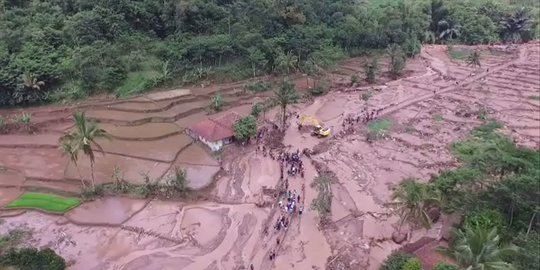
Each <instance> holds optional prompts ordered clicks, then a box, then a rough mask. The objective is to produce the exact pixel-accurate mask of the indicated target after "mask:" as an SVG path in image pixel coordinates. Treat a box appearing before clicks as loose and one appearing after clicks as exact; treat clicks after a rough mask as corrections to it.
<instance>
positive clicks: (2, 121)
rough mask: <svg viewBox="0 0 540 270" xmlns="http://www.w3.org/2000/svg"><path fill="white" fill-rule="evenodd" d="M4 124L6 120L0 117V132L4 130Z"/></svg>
mask: <svg viewBox="0 0 540 270" xmlns="http://www.w3.org/2000/svg"><path fill="white" fill-rule="evenodd" d="M5 124H6V120H5V119H4V117H2V116H0V130H2V128H4V125H5Z"/></svg>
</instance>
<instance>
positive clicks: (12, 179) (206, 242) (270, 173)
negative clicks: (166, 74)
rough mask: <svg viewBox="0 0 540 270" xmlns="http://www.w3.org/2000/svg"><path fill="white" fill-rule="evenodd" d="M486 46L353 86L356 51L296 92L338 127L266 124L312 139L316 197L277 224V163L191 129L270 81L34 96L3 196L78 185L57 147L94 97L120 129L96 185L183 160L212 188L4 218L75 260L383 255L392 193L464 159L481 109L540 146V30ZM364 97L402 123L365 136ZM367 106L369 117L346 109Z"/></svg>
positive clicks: (3, 152)
mask: <svg viewBox="0 0 540 270" xmlns="http://www.w3.org/2000/svg"><path fill="white" fill-rule="evenodd" d="M479 48H480V50H481V53H482V56H483V57H482V60H481V61H482V68H472V67H468V66H467V65H466V63H464V62H463V61H459V60H454V59H450V58H449V57H448V54H447V52H446V47H445V46H426V47H424V48H423V51H422V53H421V55H419V56H417V57H416V58H415V59H412V60H411V61H409V63H408V65H407V70H406V72H405V75H404V77H402V78H401V79H398V80H390V79H389V78H387V77H386V76H385V75H384V74H382V75H383V76H382V78H380V79H379V82H378V83H377V85H373V86H368V85H366V84H365V83H364V82H362V83H360V84H358V85H354V86H351V84H350V81H349V78H350V76H351V75H352V74H355V73H358V74H359V75H360V78H361V79H362V71H361V69H360V68H359V67H361V62H362V59H351V60H348V61H346V62H345V63H344V64H343V65H342V66H340V67H338V68H337V69H336V70H334V71H333V73H331V74H330V75H328V77H327V78H325V79H326V80H327V81H329V82H331V83H332V87H331V91H330V93H328V94H327V95H325V96H322V97H317V98H314V99H313V100H311V101H310V102H306V103H300V104H295V105H292V106H290V108H289V112H290V113H291V114H293V113H294V114H297V115H301V114H306V115H312V116H314V117H316V118H317V119H318V120H319V121H321V122H322V123H323V124H324V125H325V126H327V127H330V128H331V130H332V136H331V137H329V138H323V139H319V138H316V137H313V136H311V135H310V134H309V133H308V132H300V131H299V130H298V128H297V123H296V121H297V120H296V118H295V117H294V116H292V117H290V118H289V120H288V127H287V129H286V130H285V132H284V133H283V134H282V135H283V137H281V136H277V134H281V133H280V132H277V133H272V135H271V136H269V138H264V141H266V142H268V143H271V144H268V145H269V147H270V145H271V146H272V148H273V151H275V152H277V151H280V150H286V151H296V150H297V149H298V150H300V151H302V150H303V149H309V150H315V151H314V154H312V155H310V156H309V157H308V156H302V158H301V159H302V161H303V164H304V166H305V176H304V178H301V177H299V176H295V177H292V176H290V177H289V178H288V180H289V189H290V190H297V191H299V194H300V196H301V201H302V202H303V204H304V205H305V208H304V209H305V211H304V213H303V214H302V215H298V214H294V215H292V216H290V224H289V226H288V228H287V229H286V230H280V231H277V230H275V229H274V228H273V225H274V223H275V221H276V219H277V218H278V217H280V215H281V214H282V213H281V210H280V209H278V207H277V201H278V198H276V197H275V195H276V194H277V190H278V189H279V188H281V187H282V184H283V181H282V180H280V179H279V174H280V173H279V170H280V168H279V163H278V162H277V161H275V160H273V159H272V158H270V157H269V156H268V155H267V156H264V155H263V154H262V153H261V152H260V151H256V150H255V149H256V145H255V143H252V144H248V145H245V146H241V145H232V146H230V147H227V148H226V149H225V151H223V152H222V153H220V154H218V155H216V154H211V153H209V152H208V151H207V149H206V148H205V147H204V146H203V145H201V144H200V143H198V142H193V141H192V140H191V139H190V138H189V137H187V136H186V135H184V133H183V130H184V129H185V128H186V127H187V126H189V125H190V124H193V123H195V122H197V121H200V120H201V119H204V118H205V117H206V113H207V108H206V106H207V105H208V100H209V98H210V96H211V95H212V94H213V93H215V92H216V91H218V90H221V93H222V94H223V96H224V98H225V99H226V100H227V101H228V102H229V104H228V105H227V107H226V108H225V112H227V111H231V110H234V111H236V112H238V113H241V114H247V113H249V111H250V107H251V103H252V102H254V101H256V100H261V99H262V98H264V97H265V96H269V95H271V93H270V92H268V93H264V94H257V95H254V94H246V93H245V91H243V84H244V83H245V82H238V83H231V84H226V85H220V86H210V87H197V88H193V89H179V90H173V91H166V92H153V93H150V94H147V95H143V96H139V97H135V98H132V99H127V100H117V101H110V100H94V101H91V102H88V103H87V104H78V105H73V106H70V107H66V106H50V107H38V108H31V109H29V112H30V113H32V115H33V120H34V121H35V122H36V126H38V127H39V129H38V132H37V133H36V134H33V135H9V134H8V135H2V136H0V205H5V204H7V203H8V202H9V201H10V200H11V199H12V198H15V197H16V196H18V195H19V194H20V193H21V192H22V191H23V190H25V189H27V188H36V187H37V188H49V189H50V188H52V189H57V190H63V191H73V192H77V191H78V188H79V178H80V176H79V175H78V172H77V170H76V167H75V166H74V164H73V163H72V162H68V159H67V157H65V156H62V155H61V153H60V152H59V151H58V149H56V143H57V140H58V137H59V136H61V135H62V133H63V132H65V131H66V130H68V129H69V128H70V122H69V115H70V112H71V111H72V110H74V109H76V108H84V109H85V110H87V111H88V115H89V116H91V117H92V118H95V119H96V120H98V121H100V122H101V123H102V126H103V127H104V128H105V129H107V130H108V131H109V132H110V133H111V134H112V136H113V137H114V141H112V142H106V141H103V142H102V144H103V148H104V149H105V155H103V156H102V155H101V154H100V153H98V154H97V158H96V165H95V176H96V180H97V182H98V183H105V182H110V181H112V180H111V179H112V177H111V176H112V172H113V170H114V168H115V167H116V166H118V168H120V170H121V171H122V174H123V175H124V178H125V179H126V180H128V181H131V182H134V183H142V181H143V177H142V175H143V174H148V175H149V177H150V178H151V179H152V180H161V179H164V177H166V176H167V175H168V174H170V173H171V172H172V169H173V168H174V167H176V166H179V167H181V168H184V169H186V171H187V178H188V180H189V182H190V185H191V186H192V187H195V188H206V189H205V192H207V193H208V196H207V198H209V199H208V200H206V201H204V202H182V201H160V200H157V199H149V200H138V199H128V198H123V197H107V198H102V199H98V200H96V201H92V202H87V203H84V204H83V205H81V206H80V207H78V208H75V209H74V210H71V211H70V212H68V213H67V214H65V215H64V216H52V215H46V214H43V213H38V212H34V211H19V212H13V211H11V212H9V213H8V212H7V211H4V210H1V212H0V214H3V215H4V216H9V217H4V218H3V220H4V221H5V222H4V224H2V226H0V233H5V232H7V231H8V230H10V229H14V228H22V229H27V230H30V231H32V232H33V237H32V238H31V239H30V240H29V242H28V244H31V245H34V246H48V247H51V248H53V249H54V250H56V251H57V252H58V253H59V254H60V255H62V256H63V257H64V258H66V260H68V262H69V265H70V266H69V269H76V270H79V269H82V270H86V269H92V270H93V269H115V270H116V269H124V270H126V269H220V270H230V269H231V270H236V269H238V270H239V269H249V266H250V265H253V266H254V269H256V270H260V269H263V270H268V269H373V270H375V269H378V267H379V265H380V263H381V262H382V261H383V260H384V258H385V257H386V256H387V255H388V254H390V252H391V251H392V250H395V249H398V248H400V247H401V246H400V245H397V244H395V243H394V242H393V241H392V240H391V236H392V233H393V232H394V231H395V229H396V226H397V224H398V217H397V216H396V215H395V213H393V212H392V211H391V209H389V208H388V207H387V206H386V203H387V202H388V201H389V199H390V194H391V192H392V188H393V187H394V186H395V185H396V184H398V183H399V182H400V181H401V180H402V179H404V178H408V177H413V178H418V179H421V180H424V181H427V180H428V179H429V177H430V176H431V175H432V174H436V173H437V172H439V171H440V170H442V169H447V168H451V167H454V166H456V165H457V161H456V160H455V159H454V157H453V156H452V155H451V153H450V151H449V149H448V145H449V143H451V142H453V141H455V140H458V139H461V138H465V137H466V136H467V135H468V134H469V132H470V130H471V129H472V128H473V127H475V126H478V125H480V124H481V123H483V121H484V120H483V119H491V118H493V119H497V120H498V121H501V122H502V123H503V124H504V127H503V132H505V133H506V134H508V135H510V136H511V137H512V138H513V139H514V140H515V141H516V142H517V143H518V144H521V145H526V146H531V147H536V148H537V147H539V146H540V124H539V122H540V118H539V117H538V115H540V101H538V100H535V99H531V98H530V96H539V95H540V46H539V44H537V43H534V44H526V45H521V46H519V47H508V48H506V47H503V46H498V47H491V48H490V47H479ZM460 49H472V48H468V47H463V48H460ZM382 65H383V66H384V65H386V63H385V62H384V61H383V62H382ZM382 70H384V68H382ZM313 82H314V81H313V80H310V78H306V77H302V76H299V77H298V78H296V80H295V83H296V85H297V86H298V87H300V88H301V90H302V91H304V90H305V88H306V87H307V86H308V85H310V84H312V83H313ZM366 91H371V92H372V97H371V98H370V99H368V100H367V101H365V100H363V99H361V98H360V94H361V93H363V92H366ZM243 95H244V96H243ZM246 95H247V96H246ZM365 110H368V111H377V110H378V113H377V115H376V117H377V118H384V119H387V120H388V121H390V123H391V126H390V128H389V130H387V131H386V132H385V136H384V137H383V138H382V139H379V140H375V141H367V140H366V137H367V136H366V135H367V133H368V132H369V131H368V128H367V126H366V124H365V123H363V122H362V121H361V118H362V117H363V116H364V115H363V114H365ZM20 112H21V110H9V111H6V110H2V111H0V114H13V113H20ZM225 112H224V113H225ZM358 116H360V118H359V119H360V121H359V122H358V123H356V120H354V121H353V123H352V124H347V123H345V122H346V121H345V120H346V119H347V118H354V119H356V117H358ZM265 117H266V119H264V120H265V123H272V122H275V123H280V122H279V119H280V114H279V110H278V109H272V110H270V111H268V112H266V114H265ZM261 122H262V121H261ZM216 157H219V160H220V161H219V162H218V159H217V158H216ZM313 164H324V166H325V167H326V168H328V169H329V170H331V171H332V173H333V175H335V178H336V179H335V181H334V182H332V184H331V190H332V213H331V216H330V219H329V221H327V222H326V223H325V224H324V226H322V225H321V224H320V222H319V221H320V220H319V217H318V214H317V212H316V211H314V210H312V209H311V208H310V207H309V205H310V203H311V201H312V200H313V199H314V198H316V197H317V191H316V190H315V189H314V187H313V186H312V185H311V184H312V182H313V179H314V178H315V177H316V176H317V174H318V172H317V170H316V168H315V166H314V165H313ZM78 165H79V168H80V170H81V173H82V175H83V177H84V178H85V179H89V178H90V168H89V161H88V160H87V159H86V158H85V157H84V156H81V157H80V160H79V162H78ZM302 186H304V190H303V191H302ZM442 220H443V221H441V222H439V223H436V224H434V226H433V228H432V229H430V230H411V229H409V228H404V231H407V232H408V233H409V234H410V237H409V239H408V240H407V241H406V242H405V243H404V244H406V243H412V242H415V241H417V240H419V239H422V238H423V237H432V238H434V239H439V238H440V237H441V234H442V231H443V230H442V228H444V227H445V226H446V225H445V223H444V222H445V221H444V220H445V219H442ZM278 240H279V243H278ZM429 250H430V247H424V249H422V248H420V249H418V251H417V253H418V254H419V256H421V257H422V258H423V257H426V259H425V260H426V261H427V263H429V264H430V265H431V264H432V262H431V261H433V260H438V259H439V258H434V257H433V256H432V254H431V253H430V252H429ZM271 252H275V253H276V258H275V259H274V260H269V255H270V253H271ZM431 258H434V259H431ZM340 267H344V268H340Z"/></svg>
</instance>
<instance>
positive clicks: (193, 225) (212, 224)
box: [180, 207, 224, 246]
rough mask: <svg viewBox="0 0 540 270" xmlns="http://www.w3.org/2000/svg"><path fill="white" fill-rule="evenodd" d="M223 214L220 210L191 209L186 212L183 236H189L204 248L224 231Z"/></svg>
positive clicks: (181, 227)
mask: <svg viewBox="0 0 540 270" xmlns="http://www.w3.org/2000/svg"><path fill="white" fill-rule="evenodd" d="M222 226H224V224H222V214H221V213H219V211H218V210H209V209H206V208H198V207H189V208H188V209H186V210H184V216H183V219H182V224H181V225H180V230H181V232H182V235H189V236H190V237H193V238H195V239H196V240H197V243H198V244H199V245H202V246H206V245H208V244H210V242H211V241H212V240H214V239H215V238H217V237H218V234H219V232H220V231H221V230H222Z"/></svg>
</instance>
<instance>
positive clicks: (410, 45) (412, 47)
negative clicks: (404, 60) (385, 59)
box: [403, 38, 422, 57]
mask: <svg viewBox="0 0 540 270" xmlns="http://www.w3.org/2000/svg"><path fill="white" fill-rule="evenodd" d="M403 46H404V51H405V55H407V57H414V56H416V55H417V54H419V53H420V50H421V49H422V44H420V41H419V40H418V39H416V38H409V39H407V40H406V41H405V43H404V44H403Z"/></svg>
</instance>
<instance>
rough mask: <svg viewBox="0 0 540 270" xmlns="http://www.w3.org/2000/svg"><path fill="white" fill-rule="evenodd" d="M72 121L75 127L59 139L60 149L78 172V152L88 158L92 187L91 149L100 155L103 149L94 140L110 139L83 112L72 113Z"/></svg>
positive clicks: (92, 159)
mask: <svg viewBox="0 0 540 270" xmlns="http://www.w3.org/2000/svg"><path fill="white" fill-rule="evenodd" d="M73 120H74V121H75V127H74V129H73V130H71V131H70V132H69V133H68V134H66V135H64V136H62V137H61V138H60V148H61V150H62V151H63V152H64V153H65V154H67V155H69V157H70V160H71V161H73V162H74V163H75V166H76V167H77V170H78V171H79V167H78V166H77V160H78V155H79V151H82V152H83V153H84V154H85V155H87V156H88V158H89V159H90V170H91V174H92V187H94V185H95V179H94V163H95V155H94V150H93V149H92V147H95V148H97V149H98V150H99V151H100V152H101V153H104V151H103V148H102V147H101V146H100V145H99V144H98V143H97V142H96V139H100V138H105V139H110V137H109V135H108V134H107V132H106V131H105V130H103V129H100V128H99V127H98V125H97V123H96V122H94V121H91V120H88V119H87V118H86V115H85V113H84V112H74V113H73ZM79 175H80V176H81V182H82V183H83V186H85V185H84V180H83V179H82V175H81V174H80V171H79Z"/></svg>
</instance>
